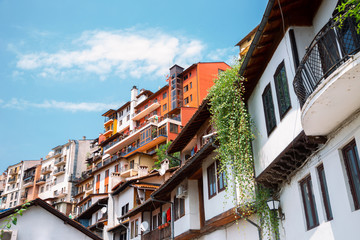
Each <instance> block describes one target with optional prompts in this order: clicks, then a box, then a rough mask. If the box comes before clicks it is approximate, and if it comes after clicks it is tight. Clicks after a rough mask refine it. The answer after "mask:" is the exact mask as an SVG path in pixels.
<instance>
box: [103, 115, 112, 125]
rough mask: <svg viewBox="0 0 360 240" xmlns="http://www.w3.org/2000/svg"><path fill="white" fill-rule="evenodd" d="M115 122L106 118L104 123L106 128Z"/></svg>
mask: <svg viewBox="0 0 360 240" xmlns="http://www.w3.org/2000/svg"><path fill="white" fill-rule="evenodd" d="M113 122H114V119H112V118H108V117H106V118H105V121H104V127H107V126H109V125H111V124H112V123H113Z"/></svg>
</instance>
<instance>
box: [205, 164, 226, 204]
mask: <svg viewBox="0 0 360 240" xmlns="http://www.w3.org/2000/svg"><path fill="white" fill-rule="evenodd" d="M220 169H221V168H220V162H219V161H216V162H214V163H212V164H211V165H210V166H209V167H208V169H207V175H208V176H207V178H208V191H209V199H210V198H212V197H213V196H215V195H216V194H217V193H219V192H221V191H223V190H225V188H226V186H227V181H226V177H225V172H221V173H220Z"/></svg>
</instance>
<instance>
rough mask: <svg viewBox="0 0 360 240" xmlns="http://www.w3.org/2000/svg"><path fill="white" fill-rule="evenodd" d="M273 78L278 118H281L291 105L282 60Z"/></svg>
mask: <svg viewBox="0 0 360 240" xmlns="http://www.w3.org/2000/svg"><path fill="white" fill-rule="evenodd" d="M274 80H275V88H276V96H277V100H278V106H279V113H280V118H283V117H284V115H285V113H286V112H287V111H288V110H289V109H290V107H291V102H290V95H289V87H288V82H287V78H286V72H285V65H284V61H282V63H280V65H279V66H278V68H277V69H276V72H275V75H274Z"/></svg>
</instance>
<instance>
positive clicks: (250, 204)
mask: <svg viewBox="0 0 360 240" xmlns="http://www.w3.org/2000/svg"><path fill="white" fill-rule="evenodd" d="M240 66H241V63H240V62H238V63H237V64H236V65H234V66H233V67H232V68H231V69H228V70H226V71H225V72H222V73H221V74H220V75H219V76H218V78H217V79H216V80H215V84H214V86H213V87H212V88H211V89H210V92H209V95H208V98H209V100H210V105H211V106H210V112H211V115H212V124H213V125H214V127H215V129H216V131H217V140H218V142H219V147H218V148H217V150H216V151H217V153H218V154H217V159H218V160H219V161H220V162H221V164H220V165H221V167H220V172H224V173H225V175H226V178H227V179H228V182H232V184H228V185H227V192H228V194H229V193H230V196H233V199H234V200H236V199H237V201H238V202H237V204H239V205H238V208H239V209H240V211H239V213H240V214H241V215H242V217H244V218H245V219H246V217H248V216H249V215H251V214H253V213H255V212H256V213H257V214H258V216H259V218H260V219H261V221H260V225H261V227H262V229H263V232H264V233H268V234H269V236H270V235H271V234H273V233H275V234H276V233H277V229H278V221H277V218H276V217H274V214H273V213H270V211H269V208H268V207H267V204H266V200H268V198H269V197H270V192H269V190H268V189H265V188H263V187H261V186H259V185H256V183H255V181H254V161H253V156H252V148H251V141H252V140H253V139H254V134H253V133H252V130H251V128H252V123H251V119H250V115H249V113H248V111H247V108H246V104H245V102H244V99H243V95H244V92H245V89H244V82H245V79H244V78H243V77H241V76H239V73H238V72H239V69H240ZM234 186H236V188H237V189H239V192H237V191H236V190H235V188H234Z"/></svg>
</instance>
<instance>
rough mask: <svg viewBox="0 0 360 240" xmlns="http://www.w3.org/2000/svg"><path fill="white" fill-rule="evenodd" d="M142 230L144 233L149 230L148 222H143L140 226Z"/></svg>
mask: <svg viewBox="0 0 360 240" xmlns="http://www.w3.org/2000/svg"><path fill="white" fill-rule="evenodd" d="M140 229H141V231H142V232H146V231H147V230H148V229H149V223H148V222H147V221H143V222H142V223H141V224H140Z"/></svg>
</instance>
